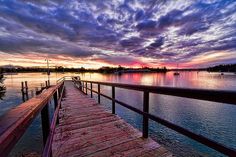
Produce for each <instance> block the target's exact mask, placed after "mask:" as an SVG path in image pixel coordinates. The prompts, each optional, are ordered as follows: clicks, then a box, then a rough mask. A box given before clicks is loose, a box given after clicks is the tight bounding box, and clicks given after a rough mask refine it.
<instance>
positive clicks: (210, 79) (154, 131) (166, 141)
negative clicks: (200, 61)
mask: <svg viewBox="0 0 236 157" xmlns="http://www.w3.org/2000/svg"><path fill="white" fill-rule="evenodd" d="M78 75H79V76H81V77H82V78H83V79H87V80H96V81H108V82H119V83H129V84H142V85H156V86H170V87H185V88H204V89H220V90H234V91H235V90H236V75H235V74H230V73H226V74H225V75H220V74H219V73H207V72H199V73H197V72H181V73H180V75H179V76H174V75H173V72H167V73H166V74H163V73H131V74H122V75H114V74H99V73H84V74H78V73H64V74H61V73H52V74H51V76H50V80H51V84H55V82H56V80H57V79H59V78H61V77H62V76H78ZM5 77H6V80H5V81H4V84H5V85H6V87H7V91H6V93H5V95H4V96H3V97H2V100H0V116H1V115H3V114H4V113H6V112H7V111H8V110H10V109H11V108H13V107H15V106H17V105H19V104H20V103H22V95H21V91H20V87H21V81H28V84H29V91H30V93H29V95H30V96H31V90H32V91H33V90H35V87H40V84H41V83H43V82H45V81H46V80H47V75H45V74H42V73H19V74H17V75H12V74H8V75H5ZM94 88H96V87H95V86H94ZM101 92H102V93H104V94H107V95H111V87H106V86H101ZM95 98H96V96H95ZM116 98H117V99H119V100H122V101H123V102H126V103H128V104H130V105H132V106H134V107H136V108H139V109H142V101H143V100H142V93H141V92H136V91H131V90H124V89H116ZM101 103H102V104H103V105H105V106H106V108H108V109H111V101H109V100H107V99H105V98H101ZM51 106H53V103H51ZM116 106H117V107H116V112H117V114H118V115H119V116H121V117H122V118H124V119H125V120H126V121H127V122H129V123H130V124H132V125H133V126H134V127H136V128H138V129H140V130H141V129H142V117H141V116H140V115H138V114H136V113H134V112H132V111H129V110H128V109H125V108H123V107H121V106H119V105H116ZM50 109H51V110H53V107H51V108H50ZM150 112H151V113H152V114H155V115H158V116H160V117H162V118H164V119H166V120H168V121H171V122H173V123H175V124H178V125H180V126H182V127H185V128H187V129H189V130H192V131H193V132H195V133H199V134H201V135H204V136H206V137H208V138H211V139H214V140H216V141H218V142H220V143H223V144H225V145H227V146H229V147H232V148H236V107H235V106H233V105H227V104H222V103H214V102H208V101H201V100H194V99H188V98H180V97H174V96H165V95H160V94H151V95H150ZM149 129H150V135H151V137H152V138H153V139H154V140H156V141H158V142H159V143H160V144H163V145H165V147H166V148H167V149H169V150H170V151H172V152H173V153H174V154H175V155H177V156H223V155H222V154H220V153H217V152H216V151H213V150H212V149H209V148H207V147H205V146H203V145H201V144H199V143H197V142H194V141H193V140H191V139H189V138H187V137H185V136H183V135H180V134H178V133H176V132H174V131H172V130H170V129H168V128H166V127H164V126H162V125H159V124H157V123H156V122H153V121H150V128H149ZM41 150H42V131H41V119H40V115H39V116H38V117H37V118H36V119H35V120H34V121H33V123H32V125H31V126H30V127H29V128H28V130H27V131H26V133H25V134H24V136H23V138H22V139H21V140H20V141H19V142H18V143H17V145H16V146H15V148H14V149H13V150H12V153H11V155H10V156H20V155H21V154H22V153H23V152H30V151H35V152H39V153H40V152H41Z"/></svg>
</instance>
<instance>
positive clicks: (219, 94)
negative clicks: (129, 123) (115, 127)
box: [72, 77, 236, 156]
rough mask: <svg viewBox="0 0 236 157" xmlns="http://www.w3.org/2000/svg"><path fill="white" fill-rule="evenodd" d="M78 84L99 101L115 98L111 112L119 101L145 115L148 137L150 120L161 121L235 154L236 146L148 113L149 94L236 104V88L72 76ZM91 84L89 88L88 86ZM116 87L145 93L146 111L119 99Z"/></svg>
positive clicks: (204, 142)
mask: <svg viewBox="0 0 236 157" xmlns="http://www.w3.org/2000/svg"><path fill="white" fill-rule="evenodd" d="M72 80H73V82H74V83H75V85H76V86H77V87H78V88H79V89H80V90H81V91H82V92H84V93H85V94H87V95H88V94H90V96H91V97H93V93H96V94H97V96H98V103H100V101H101V96H103V97H105V98H107V99H110V100H111V101H112V113H113V114H115V113H116V107H115V106H116V104H119V105H121V106H123V107H126V108H128V109H129V110H132V111H134V112H136V113H138V114H140V115H142V116H143V127H142V128H143V131H142V132H143V137H144V138H148V130H149V129H148V128H149V119H151V120H153V121H155V122H157V123H160V124H162V125H163V126H165V127H168V128H170V129H172V130H174V131H176V132H178V133H180V134H182V135H185V136H187V137H189V138H191V139H193V140H195V141H197V142H200V143H201V144H204V145H206V146H208V147H210V148H212V149H214V150H216V151H218V152H220V153H223V154H225V155H227V156H236V150H235V149H234V148H229V147H227V146H225V145H223V144H220V143H218V142H216V141H214V140H212V139H209V138H207V137H204V136H202V135H200V134H196V133H194V132H192V131H190V130H188V129H186V128H183V127H181V126H178V125H176V124H173V123H172V122H169V121H167V120H165V119H162V118H161V117H158V116H156V115H153V114H151V113H149V94H150V93H154V94H163V95H170V96H177V97H184V98H191V99H198V100H206V101H212V102H220V103H226V104H231V105H236V91H225V90H205V89H188V88H173V87H158V86H146V85H133V84H121V83H110V82H98V81H88V80H80V78H79V77H76V78H72ZM94 84H95V85H97V91H96V90H94V89H93V85H94ZM101 85H103V86H110V87H111V92H112V96H111V97H110V96H107V95H105V94H103V93H102V92H101ZM89 86H90V87H89ZM116 88H123V89H129V90H134V91H141V92H143V110H140V109H137V108H135V107H133V106H130V105H129V104H127V103H125V102H122V101H119V100H117V99H116V96H115V95H116V92H115V91H116V90H115V89H116Z"/></svg>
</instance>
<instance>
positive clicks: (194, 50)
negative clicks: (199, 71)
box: [0, 0, 236, 69]
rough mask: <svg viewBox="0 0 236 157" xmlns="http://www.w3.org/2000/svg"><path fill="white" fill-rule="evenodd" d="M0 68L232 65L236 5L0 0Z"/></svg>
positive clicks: (212, 0) (219, 0)
mask: <svg viewBox="0 0 236 157" xmlns="http://www.w3.org/2000/svg"><path fill="white" fill-rule="evenodd" d="M0 3H1V5H0V58H1V62H0V66H2V65H9V64H10V65H14V66H23V67H46V62H45V58H49V59H50V60H51V61H50V65H51V67H55V66H63V67H74V68H80V67H85V68H93V69H97V68H100V67H102V66H113V67H115V66H118V65H121V66H124V67H135V68H139V67H143V66H148V67H154V68H155V67H164V66H165V67H167V68H175V67H176V65H177V64H179V68H204V67H208V66H213V65H218V64H231V63H236V11H235V8H236V2H235V1H227V2H226V1H224V0H200V1H194V0H193V1H191V0H190V1H181V2H180V1H173V0H167V1H156V0H146V1H143V0H109V1H108V0H105V1H96V0H95V1H94V0H87V1H83V2H80V1H76V0H71V1H70V2H66V1H65V2H64V1H51V0H47V1H37V0H29V1H27V2H26V1H24V0H2V1H0Z"/></svg>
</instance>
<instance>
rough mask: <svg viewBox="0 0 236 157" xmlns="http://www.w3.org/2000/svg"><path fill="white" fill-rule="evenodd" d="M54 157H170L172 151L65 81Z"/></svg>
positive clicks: (53, 145) (54, 141) (55, 135)
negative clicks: (144, 136) (143, 134)
mask: <svg viewBox="0 0 236 157" xmlns="http://www.w3.org/2000/svg"><path fill="white" fill-rule="evenodd" d="M52 156H53V157H69V156H70V157H72V156H73V157H74V156H80V157H82V156H94V157H110V156H114V157H121V156H127V157H128V156H130V157H135V156H139V157H149V156H150V157H155V156H158V157H167V156H168V157H169V156H172V155H171V153H170V152H169V151H167V150H166V149H165V148H164V147H162V146H161V145H159V144H158V143H157V142H155V141H153V140H152V139H151V138H143V137H142V133H141V132H140V131H138V130H137V129H135V128H133V127H132V126H131V125H129V124H128V123H126V122H125V121H124V120H123V119H121V118H120V117H118V116H117V115H114V114H112V113H110V112H109V111H107V110H105V108H104V107H103V106H102V105H100V104H98V103H97V102H96V101H95V100H94V99H93V98H90V97H89V96H88V95H86V94H84V93H83V92H81V91H80V90H78V89H77V88H76V87H75V86H74V84H73V83H72V82H71V81H65V97H64V98H63V101H62V103H61V109H60V110H59V124H58V125H57V126H56V130H55V134H54V137H53V142H52Z"/></svg>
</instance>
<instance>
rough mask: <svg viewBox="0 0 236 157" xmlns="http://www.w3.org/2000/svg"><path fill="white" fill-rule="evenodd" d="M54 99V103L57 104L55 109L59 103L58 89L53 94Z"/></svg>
mask: <svg viewBox="0 0 236 157" xmlns="http://www.w3.org/2000/svg"><path fill="white" fill-rule="evenodd" d="M53 99H54V105H55V107H54V108H55V109H56V108H57V105H58V95H57V91H56V92H55V93H54V94H53Z"/></svg>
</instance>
